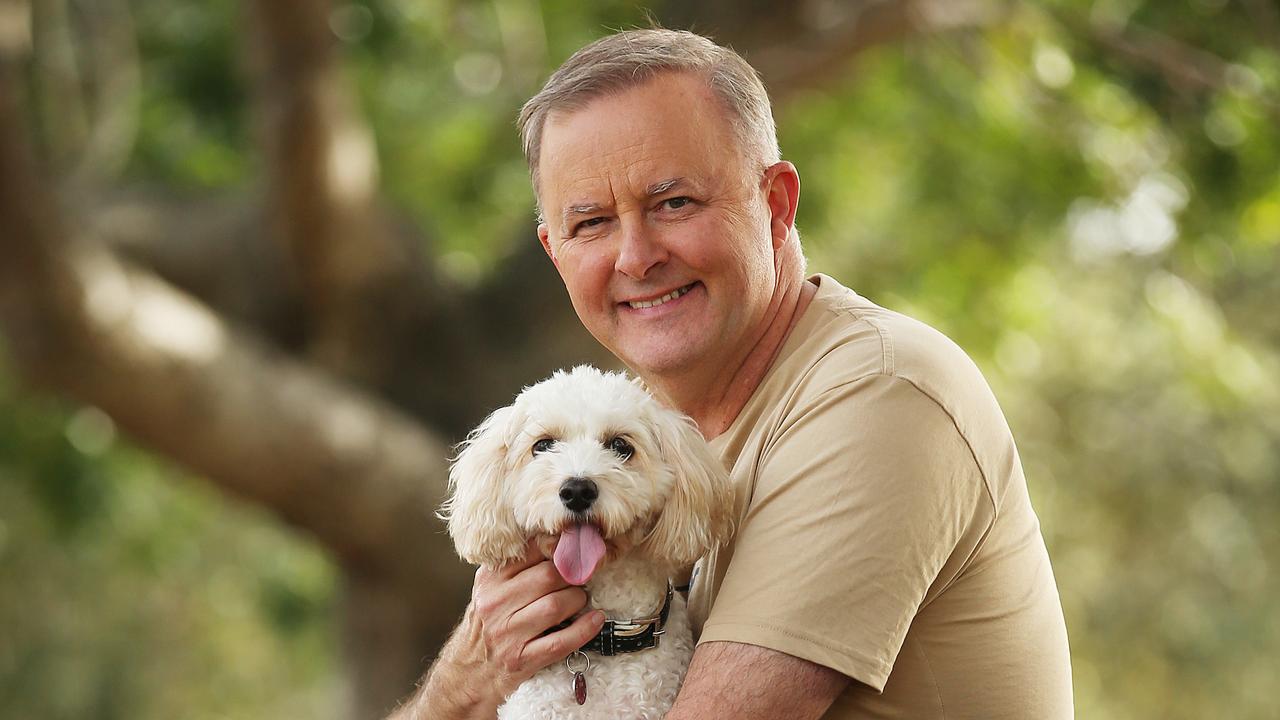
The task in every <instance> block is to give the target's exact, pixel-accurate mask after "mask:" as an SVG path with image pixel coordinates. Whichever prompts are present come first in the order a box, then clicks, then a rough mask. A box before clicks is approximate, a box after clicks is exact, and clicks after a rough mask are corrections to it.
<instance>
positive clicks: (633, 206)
mask: <svg viewBox="0 0 1280 720" xmlns="http://www.w3.org/2000/svg"><path fill="white" fill-rule="evenodd" d="M657 56H661V57H672V56H674V57H677V58H683V59H686V60H689V62H690V63H691V62H692V60H691V59H689V58H693V57H695V56H696V57H698V58H701V59H703V60H707V58H718V59H717V60H716V61H715V62H716V63H723V62H729V61H728V60H726V59H725V57H726V56H728V57H731V58H732V64H734V65H735V66H737V69H736V70H734V72H733V74H734V77H736V78H737V79H738V80H737V81H735V83H736V84H737V85H742V84H743V82H746V81H744V80H742V78H743V77H746V78H748V79H749V81H750V82H749V83H747V84H750V85H753V86H754V87H755V88H756V89H757V90H758V93H757V94H756V95H755V97H754V99H753V100H751V101H750V102H746V103H744V104H743V106H751V105H759V106H761V107H762V109H760V110H758V111H753V117H754V119H753V120H748V119H744V117H743V116H741V115H738V114H735V111H734V109H733V108H734V107H735V105H733V104H731V103H729V102H728V101H726V99H725V95H724V93H723V91H722V89H721V87H718V86H717V85H716V84H715V81H714V78H715V77H717V75H716V73H715V72H713V70H712V69H711V68H712V65H707V64H705V63H704V65H690V64H688V63H684V64H675V65H672V64H665V65H664V64H659V63H656V62H653V61H652V59H653V58H654V57H657ZM620 57H626V58H632V59H631V60H622V59H619V58H620ZM634 58H640V59H641V60H643V61H644V62H641V63H638V64H637V62H636V61H635V60H634ZM672 62H674V61H672ZM707 62H708V63H710V62H711V61H710V60H707ZM597 67H598V68H600V69H599V71H598V72H595V71H594V70H593V69H594V68H597ZM744 69H745V70H744ZM721 74H728V73H721ZM602 78H603V79H602ZM738 81H742V82H738ZM747 94H748V95H750V94H751V93H747ZM553 96H555V97H557V98H559V99H558V100H555V101H552V100H551V99H550V98H552V97H553ZM521 119H522V130H523V132H524V134H525V138H526V146H527V147H528V150H529V152H530V153H531V155H530V167H531V168H532V169H533V172H534V177H535V189H536V191H537V194H538V197H539V201H540V206H541V208H542V213H543V222H541V223H540V224H539V227H538V234H539V238H540V239H541V241H542V243H543V246H544V248H545V249H546V251H547V254H548V255H549V256H550V257H551V259H552V260H553V261H554V262H555V264H556V268H557V269H558V270H559V272H560V275H561V277H562V278H563V279H564V282H565V287H566V288H567V289H568V291H569V296H570V298H571V299H572V301H573V306H574V309H575V310H576V311H577V314H578V317H579V318H580V319H581V320H582V322H583V324H584V325H585V326H586V327H587V329H588V330H589V331H590V332H591V333H592V335H594V336H595V337H596V339H597V340H599V341H600V342H601V343H602V344H603V345H605V347H607V348H608V349H609V350H610V351H612V352H613V353H614V354H615V355H617V356H618V357H619V358H621V359H622V360H623V361H624V362H626V363H627V364H628V365H629V366H630V367H631V368H632V369H633V370H635V371H636V372H637V373H639V374H640V375H641V376H643V377H645V378H646V379H647V380H650V381H678V380H679V379H680V378H689V379H690V380H693V379H694V378H695V377H696V376H703V377H705V376H707V375H708V374H710V370H712V369H714V368H718V367H732V366H734V364H735V363H739V364H740V363H742V362H743V361H744V359H745V358H746V357H747V355H748V354H750V353H751V352H752V351H753V350H754V349H755V348H756V347H757V345H758V344H759V343H760V341H761V338H762V337H763V336H764V335H765V334H766V333H767V331H768V330H769V329H770V327H771V323H773V321H774V319H775V318H776V317H777V316H778V314H779V309H780V306H781V305H782V301H783V296H784V295H785V294H786V293H787V292H788V291H789V290H794V289H795V287H796V286H797V285H798V284H799V283H800V282H802V280H803V266H804V262H803V257H802V256H801V254H800V249H799V239H798V237H797V236H796V235H795V233H794V218H795V208H796V202H797V200H798V197H799V178H798V176H797V175H796V172H795V168H794V167H792V166H791V164H790V163H786V162H781V161H778V160H777V143H776V140H774V139H773V121H772V115H771V112H770V110H769V107H768V99H767V97H766V96H765V95H764V90H763V87H762V86H760V84H759V80H758V79H757V78H756V77H755V75H754V72H753V71H751V69H750V67H749V66H747V65H746V63H745V62H744V61H742V59H741V58H739V57H737V56H736V55H734V54H733V53H732V52H730V51H728V50H724V49H723V48H719V47H717V46H715V45H714V44H712V43H711V42H710V41H709V40H706V39H705V38H700V37H698V36H694V35H691V34H689V33H676V32H670V31H658V30H642V31H632V32H630V33H622V34H620V35H615V36H611V37H608V38H605V39H604V40H601V41H599V42H597V43H595V44H593V45H591V46H588V47H587V48H585V49H583V50H582V51H580V52H579V53H578V54H576V55H575V56H574V57H573V58H571V59H570V60H569V61H568V62H567V63H566V67H565V68H562V69H561V70H560V71H558V72H557V73H556V74H555V75H554V76H553V77H552V78H551V80H550V81H548V83H547V89H544V90H543V92H542V93H539V95H538V96H537V97H535V98H534V99H533V100H530V101H529V104H527V105H526V106H525V111H524V113H523V114H522V118H521ZM762 128H767V129H762ZM762 133H763V135H767V138H768V139H767V141H762V140H760V136H761V134H762ZM753 138H754V139H753Z"/></svg>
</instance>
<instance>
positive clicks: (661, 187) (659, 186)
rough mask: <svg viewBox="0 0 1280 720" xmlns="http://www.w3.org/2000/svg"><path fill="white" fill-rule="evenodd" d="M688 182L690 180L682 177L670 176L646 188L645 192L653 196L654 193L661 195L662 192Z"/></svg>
mask: <svg viewBox="0 0 1280 720" xmlns="http://www.w3.org/2000/svg"><path fill="white" fill-rule="evenodd" d="M686 182H688V180H687V179H686V178H682V177H674V178H668V179H666V180H659V181H658V182H656V183H654V184H652V185H650V186H649V187H647V188H645V189H644V194H645V195H646V196H648V197H653V196H654V195H661V194H662V193H664V192H666V191H668V190H670V189H671V188H674V187H679V186H680V185H684V184H685V183H686Z"/></svg>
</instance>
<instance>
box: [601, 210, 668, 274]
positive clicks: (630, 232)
mask: <svg viewBox="0 0 1280 720" xmlns="http://www.w3.org/2000/svg"><path fill="white" fill-rule="evenodd" d="M667 257H668V253H667V249H666V248H665V247H664V246H663V245H662V243H661V242H658V239H657V238H656V237H655V236H654V233H653V230H652V229H651V228H648V227H646V226H645V224H644V222H642V221H633V222H630V223H627V222H624V223H623V226H622V247H620V248H619V249H618V259H617V261H616V262H615V263H614V265H613V269H614V270H617V271H618V272H620V273H622V274H623V275H626V276H627V277H629V278H634V279H636V280H643V279H644V276H645V275H648V274H649V271H650V270H652V269H653V268H654V267H656V266H658V265H661V264H662V263H664V262H666V261H667Z"/></svg>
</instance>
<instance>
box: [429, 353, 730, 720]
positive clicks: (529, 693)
mask: <svg viewBox="0 0 1280 720" xmlns="http://www.w3.org/2000/svg"><path fill="white" fill-rule="evenodd" d="M618 437H621V438H624V439H625V440H626V442H627V443H629V445H630V446H631V447H633V448H634V452H633V453H632V454H631V456H630V457H623V455H621V454H619V453H618V452H616V451H615V450H614V449H611V448H610V447H609V445H610V442H611V441H612V440H613V439H614V438H618ZM544 439H550V440H552V441H553V443H552V444H548V443H543V445H541V446H540V449H539V451H538V452H537V453H535V452H534V449H533V446H534V444H535V443H537V442H538V441H539V440H544ZM548 445H550V446H549V447H548ZM461 447H462V451H461V453H460V454H459V455H458V457H457V458H456V460H455V461H454V464H453V466H452V468H451V469H450V473H449V483H450V487H451V491H452V495H451V497H450V498H449V500H448V502H447V503H446V504H445V507H444V509H443V511H442V517H445V518H446V519H447V520H448V522H449V534H450V535H451V536H452V537H453V541H454V544H455V546H456V547H457V550H458V554H459V555H461V556H462V557H463V558H464V559H465V560H467V561H468V562H471V563H475V564H482V565H487V566H496V565H500V564H502V563H504V562H507V561H510V560H514V559H517V558H520V557H522V556H523V555H524V552H525V547H526V544H527V542H528V540H529V539H530V538H536V539H537V541H538V547H539V548H540V549H541V550H542V551H543V554H544V555H546V556H547V557H548V558H551V557H552V556H553V554H554V552H555V549H556V544H557V541H558V540H559V538H560V535H561V533H562V531H564V530H565V529H566V528H568V527H570V526H572V525H573V524H574V523H578V522H583V521H586V522H589V523H591V524H593V525H595V526H596V527H598V528H599V532H600V536H601V537H602V538H603V540H604V545H605V550H606V554H605V556H604V559H603V560H602V561H600V564H599V565H597V566H596V567H595V572H594V574H591V575H590V578H589V579H588V580H587V582H586V589H587V592H588V594H589V596H590V599H591V600H590V605H591V606H592V607H595V608H600V609H602V610H604V612H605V614H606V616H607V617H608V618H610V619H614V620H627V619H636V618H642V617H647V616H650V615H653V614H655V613H657V611H658V609H659V608H660V607H661V606H662V602H663V600H664V598H665V595H666V588H667V578H668V577H669V576H670V575H671V574H672V573H673V572H675V571H677V570H680V569H682V568H686V567H688V566H689V565H691V564H692V563H693V562H694V561H696V560H697V559H698V558H699V557H701V556H702V555H703V554H704V553H706V552H707V551H708V550H710V549H712V548H713V547H716V546H717V545H719V544H720V543H722V542H724V541H726V540H727V539H728V538H729V535H730V533H731V532H732V520H731V506H732V492H733V491H732V489H731V487H730V485H729V480H728V477H727V476H726V473H725V472H724V468H723V467H722V466H721V464H720V462H719V461H718V460H717V459H716V458H715V457H714V456H713V455H712V453H711V451H710V449H709V448H708V447H707V444H706V442H705V441H704V440H703V438H702V436H701V435H700V434H699V433H698V430H697V428H696V427H695V426H694V424H693V422H692V421H691V420H690V419H689V418H687V417H685V416H683V415H681V414H679V413H676V412H674V411H672V410H669V409H667V408H665V407H663V406H662V405H660V404H659V403H658V402H657V401H656V400H655V399H654V398H653V397H652V396H650V395H649V394H648V393H647V392H646V391H645V390H644V389H643V388H642V387H640V386H639V384H638V383H636V382H635V381H632V380H629V379H627V377H626V376H625V375H622V374H620V373H606V372H601V371H600V370H597V369H595V368H592V367H588V366H580V367H577V368H574V369H573V370H571V371H569V372H564V371H559V372H556V373H555V374H554V375H553V376H552V377H551V378H549V379H547V380H544V381H543V382H541V383H538V384H537V385H534V386H532V387H528V388H525V390H524V391H523V392H521V393H520V395H519V396H518V397H516V400H515V402H514V403H513V404H512V405H510V406H508V407H505V408H502V409H499V410H497V411H496V412H494V413H493V414H492V415H490V416H489V417H488V418H487V419H486V420H485V421H484V422H483V423H481V425H480V426H479V427H478V428H476V429H475V430H474V431H472V433H471V434H470V435H469V436H468V438H467V440H466V441H465V442H464V443H463V444H462V446H461ZM569 478H587V479H590V480H592V481H593V482H594V483H595V484H596V486H597V488H598V493H599V497H598V498H597V499H596V500H595V501H594V503H593V504H592V505H591V507H590V508H589V509H587V510H586V511H585V512H583V513H574V512H571V511H570V510H569V509H568V508H567V507H566V502H565V501H563V500H562V499H561V497H560V490H561V486H562V483H564V482H565V481H566V480H567V479H569ZM557 566H558V567H559V565H557ZM692 653H693V640H692V637H691V635H690V630H689V622H688V618H687V616H686V614H685V606H684V602H683V600H682V599H681V598H680V596H679V595H677V596H676V597H675V598H673V600H672V607H671V611H670V617H669V619H668V622H667V627H666V634H665V635H664V636H663V638H662V640H661V642H660V644H659V646H658V647H656V648H652V649H649V650H643V651H640V652H636V653H629V654H622V655H616V656H613V657H601V656H600V655H597V654H595V653H589V655H590V658H591V669H590V670H589V671H588V672H587V674H586V680H587V701H586V704H585V705H582V706H579V705H577V704H576V702H575V701H574V698H573V692H572V685H571V681H572V676H571V675H570V673H569V672H568V670H567V669H566V668H565V665H564V663H555V664H553V665H551V666H550V667H548V668H545V669H543V670H541V671H540V672H538V673H537V674H536V675H534V676H533V678H531V679H530V680H528V681H527V682H525V683H524V684H522V685H521V686H520V688H519V689H518V690H517V691H516V692H515V693H514V694H512V695H511V696H510V697H509V698H508V699H507V702H506V704H505V705H503V707H502V709H501V710H500V711H499V717H500V718H502V720H517V719H523V718H530V719H532V718H539V719H540V720H560V719H566V720H567V719H570V718H574V719H577V718H661V717H662V716H663V715H664V714H665V713H666V712H667V710H668V709H670V707H671V704H672V702H674V700H675V696H676V693H677V692H678V690H679V688H680V682H681V680H682V679H683V676H684V672H685V669H686V668H687V667H688V663H689V658H690V656H691V655H692Z"/></svg>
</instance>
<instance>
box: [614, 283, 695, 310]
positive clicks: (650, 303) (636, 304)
mask: <svg viewBox="0 0 1280 720" xmlns="http://www.w3.org/2000/svg"><path fill="white" fill-rule="evenodd" d="M697 284H698V283H696V282H691V283H689V284H688V285H685V286H684V287H680V288H676V289H675V290H672V291H671V292H669V293H667V294H666V295H663V296H662V297H660V298H655V299H653V300H632V301H628V302H627V303H626V304H627V305H628V306H630V307H631V308H633V309H635V310H641V309H643V308H651V307H657V306H659V305H662V304H663V303H669V302H671V301H672V300H675V299H676V298H678V297H681V296H682V295H684V294H686V293H688V292H689V291H690V290H692V289H693V286H694V285H697Z"/></svg>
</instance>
